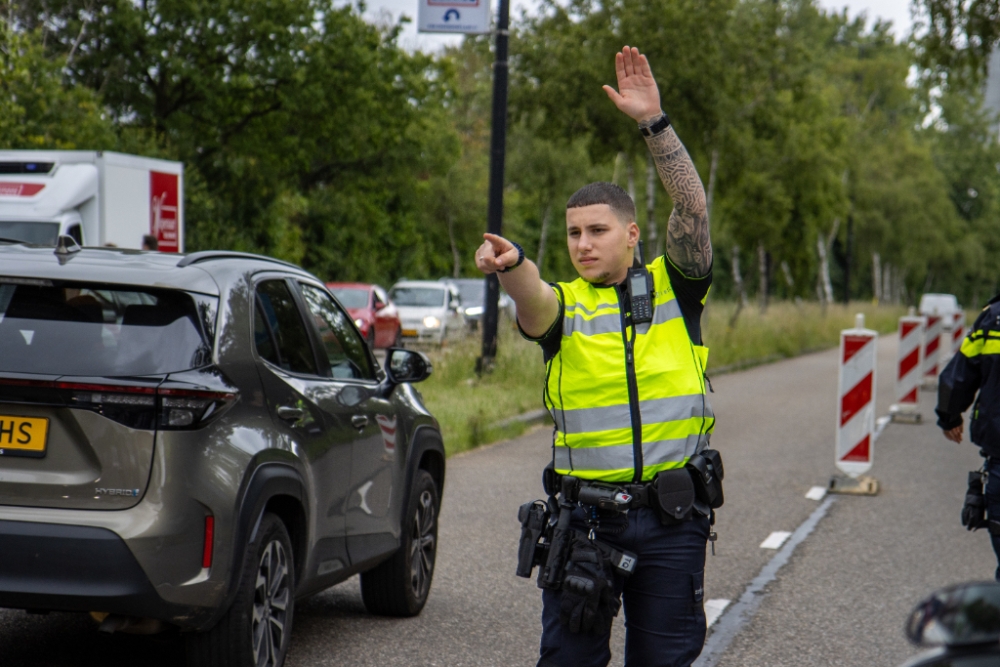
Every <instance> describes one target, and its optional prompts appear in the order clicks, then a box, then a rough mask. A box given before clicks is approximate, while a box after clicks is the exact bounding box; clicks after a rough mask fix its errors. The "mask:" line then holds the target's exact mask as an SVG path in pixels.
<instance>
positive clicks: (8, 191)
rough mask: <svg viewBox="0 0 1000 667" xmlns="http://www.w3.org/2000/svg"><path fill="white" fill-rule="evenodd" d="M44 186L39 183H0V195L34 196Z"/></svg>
mask: <svg viewBox="0 0 1000 667" xmlns="http://www.w3.org/2000/svg"><path fill="white" fill-rule="evenodd" d="M44 188H45V186H44V185H43V184H41V183H11V182H7V183H0V197H34V196H35V195H37V194H38V193H39V192H41V191H42V190H43V189H44Z"/></svg>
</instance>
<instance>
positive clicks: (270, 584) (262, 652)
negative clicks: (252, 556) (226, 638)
mask: <svg viewBox="0 0 1000 667" xmlns="http://www.w3.org/2000/svg"><path fill="white" fill-rule="evenodd" d="M288 575H289V571H288V554H287V553H286V551H285V547H284V546H282V544H281V542H279V541H277V540H273V541H272V542H270V543H268V545H267V547H266V548H265V549H264V553H263V554H261V557H260V563H259V564H258V566H257V582H256V585H255V586H254V595H253V618H252V638H253V656H254V664H256V665H257V667H275V666H276V665H277V664H278V662H279V658H280V656H281V649H282V646H283V644H284V642H285V629H286V622H287V620H288V608H289V606H290V604H291V601H292V591H291V582H290V581H289V576H288Z"/></svg>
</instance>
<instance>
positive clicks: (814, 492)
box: [806, 486, 826, 500]
mask: <svg viewBox="0 0 1000 667" xmlns="http://www.w3.org/2000/svg"><path fill="white" fill-rule="evenodd" d="M806 498H808V499H809V500H823V498H826V487H825V486H814V487H813V488H811V489H809V491H808V492H807V493H806Z"/></svg>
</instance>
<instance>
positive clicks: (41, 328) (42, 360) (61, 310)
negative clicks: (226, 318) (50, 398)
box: [0, 277, 218, 377]
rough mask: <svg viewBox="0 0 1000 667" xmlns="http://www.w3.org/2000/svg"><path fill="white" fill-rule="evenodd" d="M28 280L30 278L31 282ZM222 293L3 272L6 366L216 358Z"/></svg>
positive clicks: (81, 368) (135, 369) (173, 366)
mask: <svg viewBox="0 0 1000 667" xmlns="http://www.w3.org/2000/svg"><path fill="white" fill-rule="evenodd" d="M25 283H28V284H25ZM217 308H218V299H216V298H213V297H207V296H204V295H201V294H189V293H187V292H181V291H179V290H164V289H151V288H145V287H121V286H107V285H95V284H77V283H52V282H49V281H34V280H19V279H5V278H2V277H0V372H9V373H10V372H13V373H39V374H45V375H88V376H97V377H102V376H103V377H107V376H124V375H161V374H164V373H174V372H178V371H183V370H189V369H192V368H198V367H200V366H204V365H206V364H208V363H210V362H211V357H212V345H211V341H212V338H213V336H214V332H213V328H214V324H213V323H214V322H215V313H216V310H217Z"/></svg>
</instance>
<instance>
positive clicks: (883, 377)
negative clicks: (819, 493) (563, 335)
mask: <svg viewBox="0 0 1000 667" xmlns="http://www.w3.org/2000/svg"><path fill="white" fill-rule="evenodd" d="M895 349H896V340H895V337H886V338H883V339H882V341H881V342H880V344H879V369H878V380H877V394H876V395H877V407H878V414H886V413H887V411H888V406H889V404H890V403H891V402H892V392H893V389H892V379H893V374H892V369H893V365H894V362H895ZM836 357H837V354H836V352H835V351H830V352H822V353H818V354H813V355H808V356H805V357H801V358H798V359H794V360H789V361H784V362H780V363H776V364H772V365H769V366H764V367H760V368H756V369H752V370H749V371H744V372H741V373H734V374H731V375H726V376H721V377H718V378H714V379H713V384H714V387H715V394H714V395H713V396H712V403H713V405H714V407H715V412H716V414H717V416H718V419H719V424H718V427H717V429H716V434H715V436H714V438H713V445H714V446H715V447H716V448H717V449H719V450H721V451H722V452H723V455H724V457H725V464H726V505H725V506H724V507H723V508H722V509H721V510H720V512H719V521H718V524H717V531H718V533H719V541H718V543H717V549H716V551H717V555H716V556H715V557H711V556H709V558H708V564H707V573H706V599H724V600H733V601H735V600H737V599H738V598H739V597H740V596H741V595H742V594H743V591H744V590H745V589H746V587H747V585H748V583H749V582H750V581H751V580H752V579H754V577H756V576H757V574H758V573H759V572H760V571H761V569H762V568H763V567H764V566H765V565H766V564H767V563H768V562H769V561H770V560H771V559H772V558H773V557H774V556H775V553H776V552H775V551H773V550H769V549H763V548H761V547H760V546H759V545H760V544H761V542H762V541H763V540H764V539H765V538H767V537H768V536H769V535H770V534H771V533H772V532H773V531H787V532H792V531H794V530H795V529H796V528H797V527H798V526H800V525H801V524H802V523H803V522H804V521H805V520H806V519H807V518H808V517H809V515H810V514H811V513H812V512H813V511H814V510H816V508H817V506H818V503H817V501H813V500H809V499H807V498H806V497H805V494H806V492H807V491H808V490H809V489H810V487H813V486H817V485H819V486H824V485H825V484H826V482H827V481H828V479H829V477H830V475H831V474H832V473H833V472H835V468H834V466H833V432H834V410H835V405H836V387H837V383H836ZM933 399H934V396H933V393H932V392H928V393H924V394H923V395H922V397H921V407H922V410H923V413H924V417H925V419H926V422H925V423H924V424H922V425H904V424H892V425H890V426H889V427H888V428H887V429H886V430H885V432H884V433H883V435H882V436H881V438H880V439H879V440H878V442H877V443H876V445H875V465H874V468H873V470H872V474H873V475H874V476H875V477H877V478H878V480H879V481H880V483H881V492H880V494H879V495H878V496H876V497H851V496H837V497H836V498H835V500H834V502H833V503H832V505H831V506H830V508H829V511H828V512H827V513H826V515H825V516H823V518H822V519H820V521H819V523H818V524H817V526H816V528H815V530H814V531H813V532H812V533H811V534H810V535H809V536H808V537H807V538H806V539H805V540H804V542H802V543H801V544H800V545H799V546H798V547H797V548H796V549H795V551H794V553H793V554H792V556H791V559H790V560H789V562H788V563H787V565H785V566H784V567H783V568H782V569H781V570H779V571H778V574H777V576H776V578H775V579H774V581H773V582H771V583H770V584H769V585H768V586H767V587H766V588H765V589H764V591H763V593H762V594H761V596H760V605H759V608H758V609H757V611H756V614H755V615H754V616H753V617H752V618H751V619H750V620H749V622H747V623H746V624H745V625H743V626H741V628H740V631H739V632H738V633H737V634H736V636H735V638H734V640H733V641H732V643H731V644H730V645H729V647H728V649H727V650H726V651H725V652H724V653H723V654H722V655H721V657H720V658H719V659H718V661H717V662H716V663H715V664H717V665H719V666H721V667H730V666H732V667H735V666H737V665H738V666H740V667H755V666H760V667H765V666H766V667H780V666H782V665H796V666H803V665H816V666H817V667H820V666H822V667H834V666H839V665H845V666H847V665H851V666H856V665H865V667H872V666H875V665H882V666H885V667H892V666H894V665H898V664H899V663H900V662H902V661H903V660H904V659H906V658H907V657H909V656H910V655H913V654H914V653H915V652H916V649H914V648H913V647H912V646H910V645H909V644H908V643H907V642H906V639H905V638H904V636H903V633H902V625H903V622H904V620H905V618H906V616H907V614H908V613H909V611H910V609H911V608H912V607H913V605H914V604H916V603H917V602H918V601H919V600H920V599H921V598H922V597H923V596H925V595H926V594H928V593H930V592H931V591H932V590H934V589H936V588H938V587H941V586H944V585H947V584H951V583H955V582H960V581H966V580H971V579H990V578H992V575H993V570H994V568H995V559H994V556H993V553H992V550H991V549H990V547H989V542H988V538H987V537H986V535H984V534H982V533H977V534H974V535H970V534H968V533H966V532H965V530H964V529H963V528H962V527H961V525H960V523H959V519H958V515H959V510H960V508H961V504H962V499H963V497H964V493H965V478H966V472H967V471H968V470H972V469H974V468H976V467H978V466H979V464H980V461H981V459H980V458H979V456H978V454H977V451H976V449H975V448H974V447H973V446H971V445H970V444H968V443H966V444H963V445H954V444H951V443H948V442H946V441H945V440H944V439H943V438H942V437H941V435H940V432H939V431H938V430H937V429H936V428H935V427H934V426H933V418H932V417H933V412H932V409H933ZM549 437H550V433H549V432H548V431H547V430H546V429H542V428H539V429H537V430H535V431H533V432H530V433H528V434H526V435H524V436H522V437H521V438H518V439H516V440H512V441H507V442H502V443H498V444H496V445H493V446H489V447H484V448H481V449H479V450H476V451H473V452H470V453H467V454H465V455H460V456H456V457H453V458H452V459H450V460H449V462H448V481H447V486H446V489H445V494H444V507H443V510H442V515H441V534H440V550H439V561H438V569H437V573H436V575H435V581H434V588H433V590H432V592H431V598H430V600H429V602H428V604H427V607H426V608H425V610H424V612H423V614H422V615H421V616H420V617H418V618H415V619H403V620H401V619H385V618H377V617H373V616H370V615H368V614H367V613H366V612H365V610H364V606H363V605H362V603H361V596H360V591H359V588H358V582H357V579H352V580H349V581H347V582H345V583H343V584H341V585H339V586H336V587H334V588H331V589H329V590H328V591H326V592H324V593H322V594H319V595H316V596H314V597H312V598H310V599H308V600H305V601H302V602H301V603H300V604H299V605H298V607H297V616H296V620H295V631H294V633H293V645H292V649H291V654H290V656H289V660H288V662H287V664H288V665H289V667H318V666H320V665H352V666H357V667H364V666H369V665H370V666H372V667H374V666H379V667H382V666H389V665H401V666H402V665H406V666H424V665H441V666H447V667H464V666H473V665H475V666H477V667H482V666H489V665H496V666H504V667H506V666H509V665H533V664H534V661H535V658H536V656H537V646H538V633H539V620H538V619H539V614H540V608H541V605H540V594H539V591H538V589H537V588H535V586H534V583H533V582H532V581H528V580H524V579H519V578H517V577H515V576H514V574H513V572H514V563H515V559H516V546H517V534H518V528H519V526H518V524H517V521H516V518H515V515H516V510H517V507H518V506H519V505H520V504H521V503H522V502H524V501H526V500H529V499H532V498H535V497H538V496H539V495H540V494H541V484H540V474H539V473H540V470H541V468H542V467H543V466H544V465H545V463H546V461H547V460H548V457H549V450H548V444H549ZM730 609H731V608H730ZM723 623H726V617H725V615H723V620H722V621H720V624H719V625H717V626H715V627H720V625H721V624H723ZM623 639H624V629H623V627H622V622H621V618H619V619H618V620H617V621H616V627H615V631H614V637H613V647H612V650H613V654H614V657H613V659H612V665H621V664H622V657H621V656H622V642H623ZM98 663H100V664H101V665H105V666H116V665H122V666H124V665H129V666H131V665H134V664H142V665H144V666H148V667H157V666H161V665H162V666H167V665H171V666H177V665H181V664H182V655H181V650H180V644H179V641H178V638H177V637H176V636H174V635H169V634H168V635H160V636H157V637H134V636H127V635H112V636H108V635H101V634H98V633H97V632H95V630H94V625H93V623H91V622H90V620H89V619H88V618H86V617H81V616H79V615H70V614H50V615H47V616H30V615H27V614H25V613H23V612H19V611H0V666H2V667H19V666H21V665H25V666H27V665H31V666H33V667H70V666H73V667H75V666H78V665H86V664H98Z"/></svg>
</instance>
